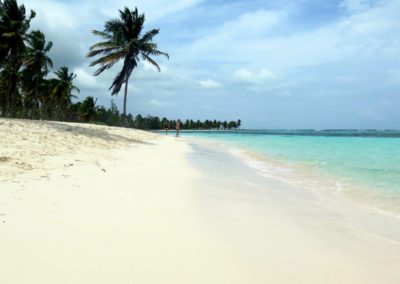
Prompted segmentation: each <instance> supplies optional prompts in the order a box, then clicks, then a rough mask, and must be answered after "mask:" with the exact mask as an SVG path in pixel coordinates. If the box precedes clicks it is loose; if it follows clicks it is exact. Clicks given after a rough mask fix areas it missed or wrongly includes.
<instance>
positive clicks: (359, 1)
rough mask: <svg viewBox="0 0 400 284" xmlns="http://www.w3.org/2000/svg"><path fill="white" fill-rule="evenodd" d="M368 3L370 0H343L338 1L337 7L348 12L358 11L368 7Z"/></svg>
mask: <svg viewBox="0 0 400 284" xmlns="http://www.w3.org/2000/svg"><path fill="white" fill-rule="evenodd" d="M370 5H371V3H370V0H343V1H342V2H340V4H339V8H340V9H345V10H346V11H348V12H360V11H364V10H366V9H368V8H369V7H370Z"/></svg>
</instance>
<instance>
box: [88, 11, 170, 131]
mask: <svg viewBox="0 0 400 284" xmlns="http://www.w3.org/2000/svg"><path fill="white" fill-rule="evenodd" d="M119 13H120V18H119V19H112V20H109V21H107V22H106V23H105V28H104V31H102V32H101V31H96V30H94V31H93V34H94V35H96V36H100V37H101V38H102V39H103V40H104V41H102V42H99V43H97V44H95V45H93V46H92V47H91V48H90V52H89V53H88V55H87V56H88V57H96V56H100V58H98V59H97V60H95V61H93V62H92V63H91V64H90V66H95V65H100V68H99V69H98V70H97V71H96V72H95V73H94V75H95V76H98V75H99V74H101V73H102V72H103V71H104V70H107V69H110V68H111V67H112V66H113V65H114V64H115V63H117V62H118V61H120V60H123V62H124V63H123V66H122V70H121V71H120V72H119V73H118V75H117V76H116V77H115V79H114V81H113V83H112V85H111V86H110V90H111V89H112V93H111V95H117V94H118V93H119V91H120V90H121V87H122V85H123V84H125V94H124V109H123V117H124V124H125V126H126V127H127V126H128V121H127V118H126V101H127V96H128V83H129V77H130V75H131V73H132V71H133V69H135V68H136V67H137V65H138V62H139V61H140V59H142V60H144V61H148V62H150V63H151V64H152V65H154V66H155V67H156V68H157V70H158V71H161V69H160V66H159V65H158V64H157V62H156V61H154V59H153V58H152V57H151V56H158V55H164V56H166V57H167V58H169V56H168V54H167V53H164V52H161V51H159V50H158V49H157V44H155V43H154V42H153V38H154V36H156V35H157V34H158V33H159V30H158V29H152V30H151V31H149V32H146V33H145V34H144V35H143V36H142V31H143V24H144V21H145V16H144V14H139V12H138V10H137V8H135V10H132V11H131V10H129V8H127V7H125V9H124V10H119Z"/></svg>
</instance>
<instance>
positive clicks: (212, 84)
mask: <svg viewBox="0 0 400 284" xmlns="http://www.w3.org/2000/svg"><path fill="white" fill-rule="evenodd" d="M199 84H200V87H201V88H202V89H208V90H212V89H219V88H221V87H222V84H221V83H220V82H217V81H214V80H212V79H208V80H204V81H200V82H199Z"/></svg>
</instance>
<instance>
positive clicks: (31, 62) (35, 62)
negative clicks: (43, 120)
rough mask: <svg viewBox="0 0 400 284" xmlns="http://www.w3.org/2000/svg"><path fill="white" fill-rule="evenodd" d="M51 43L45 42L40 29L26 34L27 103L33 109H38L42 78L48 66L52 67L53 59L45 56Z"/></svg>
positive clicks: (25, 72) (47, 70) (35, 110)
mask: <svg viewBox="0 0 400 284" xmlns="http://www.w3.org/2000/svg"><path fill="white" fill-rule="evenodd" d="M52 46H53V43H52V42H51V41H50V42H47V43H46V37H45V35H44V34H43V33H42V32H41V31H33V32H31V33H30V34H29V36H28V46H27V55H26V57H25V60H24V64H25V66H26V69H25V70H24V74H25V76H24V77H25V81H28V82H26V83H27V85H28V90H27V91H28V92H27V98H28V100H29V101H30V103H29V104H28V105H31V106H33V111H34V112H37V111H38V109H39V101H38V99H39V94H38V92H39V87H40V84H41V82H42V80H43V78H44V77H45V76H46V75H47V74H48V72H49V67H50V68H52V67H53V61H52V60H51V59H50V57H48V56H47V54H48V52H49V51H50V49H51V48H52Z"/></svg>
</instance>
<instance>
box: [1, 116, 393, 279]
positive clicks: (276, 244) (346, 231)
mask: <svg viewBox="0 0 400 284" xmlns="http://www.w3.org/2000/svg"><path fill="white" fill-rule="evenodd" d="M10 124H12V125H10ZM0 130H1V131H2V133H4V134H5V136H6V139H5V138H4V137H3V138H0V139H2V140H0V141H1V142H2V143H4V144H3V145H6V147H2V149H1V151H2V152H1V153H0V156H2V157H3V156H5V157H8V160H7V161H6V162H2V164H0V170H1V171H0V178H1V179H0V184H1V190H0V251H1V252H2V253H1V254H0V262H1V263H2V266H0V282H2V283H11V284H13V283H44V284H47V283H121V284H122V283H130V282H134V283H160V284H161V283H163V284H164V283H171V284H172V283H174V284H175V283H218V284H220V283H260V284H261V283H268V282H271V283H307V284H308V283H349V284H350V283H356V282H362V283H371V284H372V283H399V281H400V272H399V271H398V265H399V263H400V244H399V242H400V235H399V234H398V233H399V232H398V228H400V226H398V224H399V223H396V222H394V221H393V220H391V219H390V218H388V217H385V216H381V215H379V214H370V213H368V212H366V211H358V209H357V208H353V207H351V206H349V204H344V203H341V202H339V201H338V200H331V199H330V198H326V197H327V196H325V195H318V194H316V193H314V192H311V191H307V190H303V189H301V188H296V187H293V186H289V185H287V184H284V183H282V182H279V181H277V180H274V179H270V178H266V177H263V176H260V175H258V174H256V173H255V172H254V171H253V170H251V169H250V168H248V167H247V166H245V165H244V164H243V163H242V162H241V161H240V160H238V159H237V158H236V157H234V156H232V155H225V154H224V153H223V152H219V151H216V150H215V149H207V147H206V146H205V145H202V144H201V143H200V144H196V142H193V141H186V139H174V138H170V137H163V136H162V135H155V134H152V133H146V132H143V131H136V130H130V129H116V128H112V127H103V126H93V125H79V124H72V125H71V124H68V123H48V122H35V123H30V122H26V121H19V120H4V119H0ZM24 137H27V139H26V140H24ZM28 138H29V140H28ZM6 142H7V143H6ZM39 142H40V143H39ZM40 154H42V156H41V155H40ZM11 162H12V163H11ZM15 162H18V164H15ZM22 163H23V164H22ZM71 164H72V165H71ZM28 165H30V167H29V166H28ZM32 168H33V169H32ZM4 170H7V172H5V171H4ZM389 220H391V221H389ZM3 221H4V222H3ZM393 222H394V223H393ZM382 230H383V231H384V234H382ZM385 230H386V231H385Z"/></svg>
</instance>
